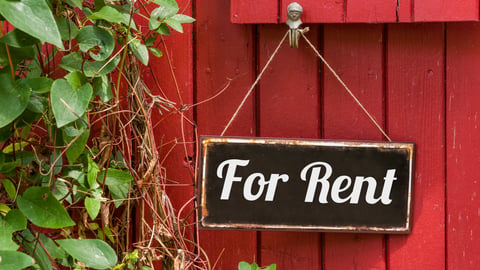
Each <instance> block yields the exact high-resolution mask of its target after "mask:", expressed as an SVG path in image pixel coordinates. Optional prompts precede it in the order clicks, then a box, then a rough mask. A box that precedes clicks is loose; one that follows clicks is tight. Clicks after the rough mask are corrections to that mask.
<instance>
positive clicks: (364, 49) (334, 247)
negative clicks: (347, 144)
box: [322, 24, 385, 270]
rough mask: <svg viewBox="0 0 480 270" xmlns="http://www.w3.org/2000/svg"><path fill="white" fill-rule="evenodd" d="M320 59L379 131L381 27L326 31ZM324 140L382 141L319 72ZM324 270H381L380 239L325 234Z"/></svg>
mask: <svg viewBox="0 0 480 270" xmlns="http://www.w3.org/2000/svg"><path fill="white" fill-rule="evenodd" d="M322 47H323V50H324V55H325V59H326V60H327V61H328V62H329V64H330V65H331V66H332V68H333V69H334V70H336V72H337V73H338V74H339V76H340V77H341V78H342V80H344V82H345V83H346V84H347V86H349V88H350V89H351V90H352V92H353V93H354V94H355V96H356V97H357V98H358V99H359V100H360V102H362V104H363V105H364V106H365V107H366V109H367V110H368V111H369V112H370V113H371V114H372V115H373V117H375V118H376V120H377V122H378V123H379V124H380V125H382V126H383V119H384V108H385V106H384V96H383V93H384V89H383V84H384V75H383V25H379V24H369V25H358V24H349V25H339V24H336V25H325V28H324V45H323V46H322ZM323 104H324V105H323V106H324V112H323V119H324V120H323V134H324V138H326V139H344V140H349V139H352V140H377V141H379V140H380V141H381V140H384V138H383V135H382V133H381V132H380V131H379V130H378V129H377V128H376V126H375V125H374V124H373V123H372V122H371V120H370V119H369V118H368V117H367V116H366V115H365V113H364V112H363V111H362V110H361V108H360V107H359V106H358V105H357V104H356V103H355V101H354V100H353V99H352V97H351V96H350V95H349V94H348V93H347V91H346V90H345V89H344V88H343V87H342V86H341V84H340V83H339V82H338V81H337V79H335V78H334V76H333V75H332V73H331V72H330V71H329V70H327V69H326V68H324V97H323ZM324 252H325V253H324V256H323V258H324V269H325V270H330V269H332V270H334V269H378V270H380V269H385V247H384V236H383V235H370V234H353V233H350V234H338V233H335V234H334V233H327V234H325V244H324Z"/></svg>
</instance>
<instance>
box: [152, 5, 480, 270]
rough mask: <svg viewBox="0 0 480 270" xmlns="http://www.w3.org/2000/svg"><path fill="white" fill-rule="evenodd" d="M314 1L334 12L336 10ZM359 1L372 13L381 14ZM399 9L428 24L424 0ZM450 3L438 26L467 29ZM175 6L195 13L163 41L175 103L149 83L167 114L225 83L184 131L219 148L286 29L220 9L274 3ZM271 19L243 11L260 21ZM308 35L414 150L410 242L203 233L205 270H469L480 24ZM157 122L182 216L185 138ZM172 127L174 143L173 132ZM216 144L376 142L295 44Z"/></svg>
mask: <svg viewBox="0 0 480 270" xmlns="http://www.w3.org/2000/svg"><path fill="white" fill-rule="evenodd" d="M249 2H250V3H249ZM302 2H304V3H305V4H307V3H309V4H312V5H314V4H315V3H317V1H313V0H312V1H306V0H305V1H302ZM323 2H324V3H325V5H332V7H335V5H337V4H338V3H340V4H342V3H344V2H343V1H333V0H332V1H323ZM363 2H364V1H353V0H350V1H348V7H347V9H345V8H343V7H342V8H339V10H340V11H342V12H345V10H347V15H348V16H347V17H345V14H344V13H341V14H342V15H338V14H337V15H336V14H333V13H332V14H328V15H329V16H339V17H338V18H343V21H362V20H361V19H358V18H360V17H362V16H370V15H368V13H364V12H360V13H358V12H355V10H357V9H356V8H353V7H356V5H359V6H361V4H362V3H363ZM368 2H372V3H375V4H376V5H378V6H382V7H384V4H385V3H386V2H388V1H368ZM404 2H405V3H406V4H405V5H407V6H408V5H414V8H411V7H410V8H409V9H408V11H406V13H405V14H404V13H402V12H403V9H400V10H398V13H394V14H396V15H395V17H394V18H393V17H392V18H393V19H392V20H391V21H393V22H395V21H397V18H403V17H405V18H406V19H405V20H403V19H400V20H402V21H422V20H427V19H428V18H429V17H428V16H429V15H428V14H431V13H429V12H425V11H422V7H423V3H425V2H429V1H423V2H422V1H419V0H415V1H409V0H408V1H404V0H400V1H399V3H400V4H401V5H400V8H402V7H403V6H402V5H403V3H404ZM430 2H432V1H430ZM457 2H460V1H436V2H435V3H437V5H438V8H439V9H444V10H449V12H447V13H445V14H447V15H448V16H447V15H445V16H446V17H444V18H442V19H441V20H443V21H448V20H453V19H454V18H455V16H456V14H460V13H461V12H460V11H458V13H456V12H453V13H451V12H450V11H451V9H452V8H455V10H457V9H458V10H463V11H465V12H467V13H469V12H471V11H472V10H474V11H475V12H471V13H472V14H471V15H472V16H473V17H472V20H478V1H462V3H463V4H461V5H460V4H459V5H460V7H457V6H455V5H454V4H455V3H457ZM179 3H180V5H181V6H182V7H184V8H185V9H186V10H187V12H189V10H190V8H191V7H192V6H193V10H192V13H193V16H194V17H195V18H196V19H197V22H196V23H195V24H194V26H193V27H192V28H187V29H186V33H185V34H183V35H174V36H172V37H169V38H167V39H166V44H167V46H168V51H169V53H170V55H169V57H170V60H171V62H172V63H173V67H174V68H173V71H174V74H175V75H176V79H177V82H178V89H179V93H180V95H178V94H177V87H176V86H175V84H174V83H173V79H172V77H171V76H164V77H162V78H161V82H160V84H161V87H162V89H163V90H164V91H166V92H167V93H166V95H167V96H169V97H171V99H173V100H174V101H176V102H179V103H182V104H192V103H198V102H202V101H204V100H206V99H208V98H209V97H212V96H213V95H215V94H216V93H218V92H219V91H220V90H221V89H222V88H223V87H224V85H225V83H227V82H228V81H229V78H235V79H234V80H233V81H231V84H230V86H229V87H228V88H227V90H226V91H225V92H223V93H222V94H220V95H219V96H218V97H216V98H214V99H213V100H210V101H208V102H205V103H202V104H200V105H198V106H196V107H193V108H192V109H191V110H187V111H186V112H185V116H186V117H188V119H189V120H193V121H195V122H196V124H197V128H198V129H197V131H198V134H201V135H219V134H220V133H221V132H222V130H223V128H224V127H225V125H226V124H227V122H228V120H229V119H230V118H231V116H232V114H233V113H234V111H235V109H236V108H237V106H238V105H239V103H240V101H241V100H242V99H243V97H244V96H245V94H246V92H247V91H248V89H249V87H250V85H251V84H252V83H253V81H254V80H255V78H256V76H257V75H258V73H259V72H260V70H261V68H262V67H263V66H264V65H265V63H266V61H267V60H268V58H269V57H270V56H271V54H272V53H273V51H274V50H275V47H276V45H277V44H278V42H279V40H280V39H281V37H282V36H283V35H284V33H285V31H286V30H287V26H286V25H284V24H268V25H264V24H233V23H231V17H230V13H229V10H230V8H232V11H233V10H234V9H239V10H240V9H248V8H249V7H251V5H252V3H255V5H257V6H259V7H262V5H263V4H265V5H267V4H269V3H274V4H275V3H276V4H277V5H280V6H282V5H284V1H268V0H262V1H260V0H256V1H238V2H237V6H234V5H233V4H232V7H230V4H229V1H225V0H198V1H193V3H192V1H189V0H182V1H179ZM241 3H243V4H241ZM345 3H346V1H345ZM340 4H339V5H340ZM457 4H458V3H457ZM242 5H243V6H242ZM385 5H387V4H385ZM395 7H396V5H395ZM304 8H305V6H304ZM349 8H353V10H352V11H350V9H349ZM269 10H270V11H271V10H272V9H262V8H258V9H256V11H255V12H257V13H258V14H259V16H262V18H265V17H264V16H266V15H265V14H267V15H268V14H269ZM273 10H275V9H273ZM261 11H265V12H266V13H262V12H261ZM412 11H414V13H412ZM463 11H462V12H463ZM469 14H470V13H469ZM234 15H235V13H234V12H232V19H233V17H234ZM307 15H308V16H312V17H313V16H316V15H315V14H312V13H310V14H308V12H305V16H307ZM384 15H385V14H384ZM268 16H270V15H268ZM268 16H267V17H268ZM272 16H273V17H275V16H277V15H276V13H274V12H273V15H272ZM342 16H343V17H342ZM350 16H351V17H350ZM275 18H276V17H275ZM322 18H323V17H322ZM412 18H413V19H412ZM283 19H284V18H283V17H282V20H283ZM322 20H323V19H322ZM428 20H430V19H428ZM382 21H390V19H389V18H384V19H382ZM265 22H267V21H265ZM268 22H276V19H275V20H273V21H268ZM306 25H308V26H309V27H310V32H308V33H307V36H308V38H309V39H310V40H312V42H313V43H314V44H315V45H316V46H317V48H319V49H320V51H321V52H322V54H323V55H324V56H325V58H326V59H327V61H329V63H330V64H331V66H332V67H333V68H334V69H335V70H336V71H337V72H338V74H339V75H340V77H341V78H342V79H343V80H344V81H345V83H346V84H347V85H348V86H349V87H350V88H351V89H352V91H353V92H354V93H355V95H357V97H358V98H359V100H360V101H361V102H362V103H363V104H364V106H365V107H366V108H367V109H368V110H369V111H370V112H371V113H372V114H373V116H374V117H375V118H376V119H377V121H378V122H379V123H380V124H381V125H382V126H383V128H384V129H385V130H386V131H387V133H388V135H389V136H390V137H391V138H392V140H394V141H411V142H415V143H416V146H417V155H416V164H415V180H414V194H413V196H414V199H413V230H412V233H411V234H410V235H381V234H355V233H312V232H255V231H201V232H200V239H199V240H200V244H201V246H202V247H203V249H205V251H206V252H207V254H208V255H209V259H210V262H211V265H212V266H213V265H215V269H237V268H236V267H237V264H238V262H239V261H242V260H244V261H249V262H253V261H255V262H258V263H259V264H260V265H268V264H271V263H276V264H277V269H280V270H281V269H323V270H330V269H332V270H333V269H335V270H336V269H389V270H394V269H402V270H408V269H414V270H416V269H422V270H424V269H427V270H428V269H432V270H437V269H462V270H463V269H465V270H469V269H478V267H479V265H480V256H479V255H478V251H479V250H480V204H479V203H478V201H479V195H480V170H479V169H478V168H479V166H480V151H478V150H479V149H480V148H479V147H478V143H479V142H480V130H479V128H478V127H479V126H480V86H479V85H480V76H479V74H478V73H479V72H480V22H448V23H447V22H436V23H409V24H397V23H386V24H385V23H378V24H306ZM167 60H168V59H167V58H166V57H163V58H161V59H160V60H158V63H155V64H153V66H152V67H153V71H154V72H159V73H161V74H169V73H168V72H170V71H169V68H168V64H167ZM152 84H153V83H152ZM159 119H160V120H159V122H160V124H159V126H158V134H165V130H168V132H167V135H166V137H163V136H162V137H161V138H158V140H159V141H162V142H164V143H163V145H164V146H165V145H166V147H165V148H164V149H165V150H162V151H164V153H165V152H167V151H169V150H170V148H169V147H173V148H172V149H173V150H172V151H171V152H169V155H168V157H167V158H166V161H165V163H164V166H165V167H166V171H167V174H168V178H169V179H172V180H174V181H177V182H179V183H183V184H185V185H184V186H182V187H181V188H179V189H175V188H173V187H172V190H173V192H174V193H173V194H175V195H174V196H173V197H174V199H175V203H176V205H179V206H181V205H183V204H184V203H187V202H188V199H189V198H191V197H192V196H193V190H192V188H191V177H190V175H189V173H188V170H187V168H185V163H184V157H185V155H191V156H193V154H194V153H193V144H192V142H193V141H194V138H195V136H194V135H193V134H192V131H193V127H192V126H191V125H189V124H188V123H187V121H186V120H185V119H184V120H182V118H181V117H177V116H175V117H173V118H171V119H170V120H161V119H163V118H161V117H160V118H159ZM182 121H183V123H184V130H181V129H180V127H181V126H180V125H178V123H180V122H182ZM182 132H183V134H186V135H187V136H186V137H185V138H183V136H182ZM226 135H236V136H267V137H291V138H324V139H355V140H384V138H383V137H382V135H381V134H380V132H379V131H378V130H377V129H376V127H375V126H374V125H373V124H372V123H371V121H370V120H369V119H368V118H367V117H366V116H365V115H364V114H363V112H362V111H361V110H360V108H359V107H358V106H357V105H356V104H355V103H354V101H353V100H352V98H351V97H350V96H349V95H348V94H347V93H346V92H345V90H344V89H343V88H342V87H341V85H340V84H339V83H338V82H337V81H336V80H335V78H334V77H333V76H332V74H330V72H329V71H328V70H327V69H326V68H324V66H323V64H321V63H320V62H319V59H318V58H316V57H315V55H314V53H313V52H312V51H311V49H310V48H308V47H307V45H306V44H305V42H303V40H301V41H300V48H298V49H290V48H289V47H288V44H284V45H283V47H282V48H281V49H280V51H279V53H278V55H277V57H276V58H275V59H274V60H273V62H272V64H271V66H270V67H269V69H268V70H267V72H266V73H265V75H264V77H263V78H262V79H261V81H260V83H259V84H258V86H257V87H256V89H255V91H254V93H253V94H252V95H251V96H250V97H249V98H248V100H247V102H246V104H245V106H244V107H243V108H242V110H241V111H240V113H239V115H238V116H237V118H236V119H235V121H234V122H233V124H232V126H231V127H230V128H229V129H228V131H227V133H226ZM175 138H176V139H177V142H183V141H184V139H185V140H186V142H187V147H186V151H187V154H185V148H184V147H183V146H184V144H181V143H177V144H176V146H175V144H168V142H172V140H174V139H175ZM189 185H190V186H189ZM187 212H188V211H187Z"/></svg>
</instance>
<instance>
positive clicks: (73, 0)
mask: <svg viewBox="0 0 480 270" xmlns="http://www.w3.org/2000/svg"><path fill="white" fill-rule="evenodd" d="M65 3H67V4H69V5H70V6H71V7H77V8H82V5H83V0H65Z"/></svg>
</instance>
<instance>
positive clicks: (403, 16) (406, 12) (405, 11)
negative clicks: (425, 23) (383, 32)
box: [397, 0, 413, 22]
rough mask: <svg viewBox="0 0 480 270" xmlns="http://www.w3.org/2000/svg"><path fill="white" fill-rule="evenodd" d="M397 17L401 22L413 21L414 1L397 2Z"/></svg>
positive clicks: (401, 0) (400, 0)
mask: <svg viewBox="0 0 480 270" xmlns="http://www.w3.org/2000/svg"><path fill="white" fill-rule="evenodd" d="M397 1H398V6H397V17H398V21H399V22H411V21H413V14H412V11H413V5H412V4H413V0H397Z"/></svg>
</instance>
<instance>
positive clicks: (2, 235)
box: [0, 209, 27, 269]
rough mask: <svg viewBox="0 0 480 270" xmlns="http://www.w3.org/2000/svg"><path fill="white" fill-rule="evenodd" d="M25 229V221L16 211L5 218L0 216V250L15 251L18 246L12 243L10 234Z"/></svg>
mask: <svg viewBox="0 0 480 270" xmlns="http://www.w3.org/2000/svg"><path fill="white" fill-rule="evenodd" d="M25 228H27V220H26V219H25V216H24V215H23V214H22V212H20V211H19V210H18V209H12V210H10V211H8V213H7V215H6V216H5V217H2V216H1V215H0V250H12V251H15V250H17V249H18V245H17V244H16V243H15V242H13V240H12V234H13V233H14V232H16V231H20V230H25ZM0 265H1V264H0ZM0 269H3V268H0Z"/></svg>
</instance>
